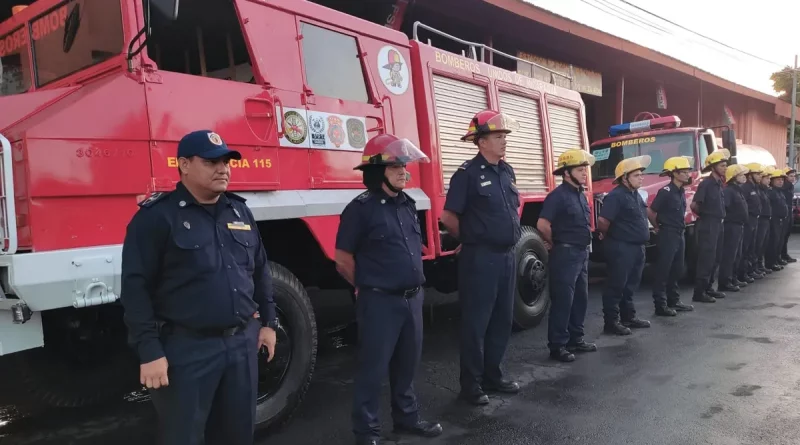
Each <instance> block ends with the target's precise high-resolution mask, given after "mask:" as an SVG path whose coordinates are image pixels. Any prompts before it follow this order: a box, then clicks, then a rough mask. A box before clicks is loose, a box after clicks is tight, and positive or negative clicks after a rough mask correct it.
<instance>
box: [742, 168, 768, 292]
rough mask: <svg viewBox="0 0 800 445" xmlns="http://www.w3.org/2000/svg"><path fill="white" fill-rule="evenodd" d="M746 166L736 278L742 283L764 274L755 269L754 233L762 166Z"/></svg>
mask: <svg viewBox="0 0 800 445" xmlns="http://www.w3.org/2000/svg"><path fill="white" fill-rule="evenodd" d="M745 167H747V170H748V172H747V182H745V183H744V184H742V186H741V190H742V194H743V195H744V199H745V201H746V202H747V222H746V223H745V225H744V227H743V228H742V259H741V260H740V261H739V268H738V270H737V272H738V273H737V275H738V276H737V280H739V282H742V283H748V284H749V283H753V282H755V280H757V279H761V278H764V275H763V274H761V273H759V272H757V271H756V258H757V255H756V242H755V240H756V234H757V233H758V218H759V215H760V214H761V198H759V193H758V188H759V183H760V182H761V173H762V172H763V171H764V166H763V165H761V164H759V163H757V162H751V163H749V164H745Z"/></svg>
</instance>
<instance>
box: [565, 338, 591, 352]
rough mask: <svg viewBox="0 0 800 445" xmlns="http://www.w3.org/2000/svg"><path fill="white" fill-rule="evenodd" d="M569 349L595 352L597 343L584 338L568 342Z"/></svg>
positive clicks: (571, 350) (570, 350)
mask: <svg viewBox="0 0 800 445" xmlns="http://www.w3.org/2000/svg"><path fill="white" fill-rule="evenodd" d="M567 351H569V352H595V351H597V345H596V344H594V343H587V342H585V341H583V340H579V341H575V342H572V341H571V342H569V343H567Z"/></svg>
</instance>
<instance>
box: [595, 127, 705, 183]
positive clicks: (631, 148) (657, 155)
mask: <svg viewBox="0 0 800 445" xmlns="http://www.w3.org/2000/svg"><path fill="white" fill-rule="evenodd" d="M591 152H592V154H593V155H594V156H595V158H596V162H595V164H594V166H592V180H598V179H608V178H613V177H614V168H615V167H616V166H617V164H618V163H619V162H620V161H622V160H623V159H627V158H631V157H634V156H640V155H650V157H651V158H652V162H651V163H650V166H649V167H648V168H647V170H645V174H658V173H661V171H662V170H663V169H664V161H666V160H667V159H669V158H671V157H673V156H689V157H691V158H692V159H694V153H695V139H694V133H692V132H687V133H670V134H662V135H659V134H650V135H648V136H642V135H636V134H632V135H630V138H628V139H623V140H618V141H614V142H610V143H606V144H599V145H596V146H593V147H592V148H591Z"/></svg>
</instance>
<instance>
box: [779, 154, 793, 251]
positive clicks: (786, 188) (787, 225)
mask: <svg viewBox="0 0 800 445" xmlns="http://www.w3.org/2000/svg"><path fill="white" fill-rule="evenodd" d="M783 172H784V173H785V174H786V179H784V180H783V187H782V188H781V192H782V193H783V197H784V198H785V199H786V205H787V206H788V208H789V216H788V217H787V218H786V219H785V220H784V222H783V226H784V235H783V242H782V246H781V254H780V257H779V258H778V259H779V260H780V261H781V262H782V263H786V264H789V263H796V262H797V260H796V259H794V258H792V257H790V256H789V251H788V247H789V235H791V233H792V219H793V208H794V185H795V183H796V182H797V170H796V169H795V168H793V167H786V168H784V169H783Z"/></svg>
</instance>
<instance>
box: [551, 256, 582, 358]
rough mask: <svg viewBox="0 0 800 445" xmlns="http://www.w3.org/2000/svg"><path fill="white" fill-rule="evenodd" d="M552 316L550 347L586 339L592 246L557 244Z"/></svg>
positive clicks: (552, 273) (553, 277)
mask: <svg viewBox="0 0 800 445" xmlns="http://www.w3.org/2000/svg"><path fill="white" fill-rule="evenodd" d="M549 270H550V315H549V319H548V325H547V346H548V347H549V348H550V349H551V350H555V349H559V348H561V347H564V346H566V345H567V343H578V342H579V341H581V340H583V322H584V319H585V318H586V306H587V305H588V303H589V273H588V271H589V248H588V247H587V246H578V245H575V244H556V245H555V246H553V249H552V250H551V251H550V266H549Z"/></svg>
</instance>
